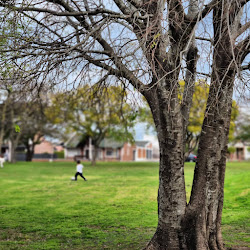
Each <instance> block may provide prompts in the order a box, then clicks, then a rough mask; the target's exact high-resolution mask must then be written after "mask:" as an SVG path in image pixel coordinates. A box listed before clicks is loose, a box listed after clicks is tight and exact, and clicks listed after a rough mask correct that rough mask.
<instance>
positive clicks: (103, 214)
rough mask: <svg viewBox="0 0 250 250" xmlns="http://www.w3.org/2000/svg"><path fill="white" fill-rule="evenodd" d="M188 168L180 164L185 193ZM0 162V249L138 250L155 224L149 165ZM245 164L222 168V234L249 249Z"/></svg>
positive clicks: (153, 173)
mask: <svg viewBox="0 0 250 250" xmlns="http://www.w3.org/2000/svg"><path fill="white" fill-rule="evenodd" d="M193 166H194V164H193V163H188V164H186V167H185V174H186V185H187V188H188V193H189V192H190V189H191V184H192V183H191V182H192V172H193ZM74 172H75V164H74V163H66V162H53V163H49V162H43V163H26V162H25V163H24V162H19V163H17V164H5V167H4V168H3V169H0V249H32V250H33V249H142V248H143V247H144V246H145V245H146V243H147V242H148V240H149V239H150V238H151V237H152V235H153V233H154V231H155V227H156V225H157V188H158V164H157V163H114V162H113V163H98V165H97V166H95V167H92V166H90V165H89V164H88V163H86V167H85V168H84V175H85V177H86V178H87V179H88V181H86V182H85V181H83V180H82V179H80V177H78V178H79V180H78V181H77V182H73V181H70V179H71V177H72V176H73V174H74ZM249 183H250V163H249V162H241V163H228V166H227V172H226V183H225V202H224V211H223V236H224V240H225V243H226V245H227V246H228V247H230V246H234V247H235V246H245V247H247V246H248V247H250V242H249V190H250V188H249Z"/></svg>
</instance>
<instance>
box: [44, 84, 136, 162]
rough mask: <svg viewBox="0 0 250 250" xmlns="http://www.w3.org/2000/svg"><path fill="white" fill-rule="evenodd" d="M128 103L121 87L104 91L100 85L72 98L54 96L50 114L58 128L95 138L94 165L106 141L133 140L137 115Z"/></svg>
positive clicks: (76, 93) (61, 95)
mask: <svg viewBox="0 0 250 250" xmlns="http://www.w3.org/2000/svg"><path fill="white" fill-rule="evenodd" d="M124 99H126V92H125V91H124V90H123V89H122V88H120V87H117V86H109V87H107V88H101V89H100V88H99V86H97V85H96V86H92V87H90V86H87V85H86V86H84V87H82V88H78V89H77V90H75V91H73V92H72V91H71V92H70V93H68V94H66V93H58V94H56V95H54V96H53V97H52V100H51V105H50V106H49V107H48V108H47V110H46V114H47V117H49V118H50V120H51V121H53V122H54V123H55V124H60V123H64V124H65V125H66V126H67V127H68V128H69V129H70V130H71V131H75V132H78V133H79V132H80V133H81V134H82V135H83V137H85V138H89V137H90V138H91V140H92V143H93V145H94V154H93V159H92V164H93V165H94V164H95V161H96V156H97V149H98V147H99V145H100V143H101V141H102V140H103V139H104V138H105V137H111V138H113V139H115V140H119V141H132V140H133V134H132V128H133V126H134V123H135V118H136V115H135V113H134V111H133V109H132V108H131V106H130V105H129V104H128V103H126V102H124ZM65 121H66V122H65Z"/></svg>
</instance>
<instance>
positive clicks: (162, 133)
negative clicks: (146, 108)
mask: <svg viewBox="0 0 250 250" xmlns="http://www.w3.org/2000/svg"><path fill="white" fill-rule="evenodd" d="M229 73H230V72H229ZM229 73H228V74H229ZM234 75H235V72H232V71H231V74H230V75H228V76H226V77H224V80H221V81H219V80H218V79H217V80H216V81H215V82H214V83H213V84H212V86H211V90H210V95H209V99H208V104H207V113H206V116H205V119H204V124H203V129H202V135H201V139H200V144H199V150H198V162H197V164H196V167H195V175H194V183H193V189H192V194H191V199H190V203H189V204H187V203H186V193H185V181H184V152H183V136H184V132H183V130H182V116H181V112H180V110H179V109H178V107H179V105H178V104H177V103H175V101H176V100H175V99H174V100H173V101H172V102H170V103H169V102H168V101H167V100H169V99H168V97H169V96H168V95H167V93H165V97H166V98H165V99H164V98H163V95H162V93H163V90H160V89H159V87H158V90H157V91H155V93H154V98H150V100H154V103H152V102H151V103H150V102H149V104H150V107H151V110H152V113H153V115H154V120H155V124H156V128H157V133H158V139H159V145H160V173H159V176H160V180H159V191H158V217H159V218H158V226H157V230H156V233H155V235H154V236H153V238H152V240H151V241H150V243H149V244H148V246H147V247H146V249H159V250H164V249H169V250H171V249H190V250H200V249H210V250H217V249H224V247H223V242H222V236H221V216H222V207H223V197H224V193H223V188H224V176H225V166H226V152H227V142H228V140H227V138H228V133H229V126H230V114H231V105H232V90H233V79H234ZM222 86H224V87H222ZM219 87H222V88H223V91H222V93H221V94H220V95H219V96H218V95H217V94H218V91H217V90H218V88H219ZM151 94H152V92H151ZM155 100H157V102H156V103H155ZM166 107H167V108H168V109H167V108H166ZM168 110H171V112H168Z"/></svg>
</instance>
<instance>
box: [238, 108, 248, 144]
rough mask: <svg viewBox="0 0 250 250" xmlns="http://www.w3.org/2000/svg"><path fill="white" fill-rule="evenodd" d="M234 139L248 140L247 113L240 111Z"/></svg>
mask: <svg viewBox="0 0 250 250" xmlns="http://www.w3.org/2000/svg"><path fill="white" fill-rule="evenodd" d="M236 127H237V130H236V139H238V140H242V141H250V117H249V113H246V112H241V114H240V117H239V119H238V120H237V124H236Z"/></svg>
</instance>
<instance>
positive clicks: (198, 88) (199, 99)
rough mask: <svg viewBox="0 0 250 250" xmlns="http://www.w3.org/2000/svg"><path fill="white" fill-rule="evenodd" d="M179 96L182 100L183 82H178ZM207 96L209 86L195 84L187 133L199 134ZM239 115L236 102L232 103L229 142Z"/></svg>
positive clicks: (204, 83) (201, 82) (200, 83)
mask: <svg viewBox="0 0 250 250" xmlns="http://www.w3.org/2000/svg"><path fill="white" fill-rule="evenodd" d="M179 84H180V94H179V98H180V100H181V99H182V94H183V92H184V86H185V82H184V81H180V82H179ZM208 94H209V85H208V84H207V83H206V82H204V81H199V82H196V83H195V91H194V95H193V102H192V106H191V110H190V115H189V126H188V131H189V132H191V133H194V134H199V133H200V132H201V127H202V123H203V119H204V115H205V110H206V103H207V97H208ZM238 114H239V109H238V106H237V104H236V101H233V105H232V113H231V122H230V131H229V140H232V139H233V133H234V130H235V120H236V118H237V116H238Z"/></svg>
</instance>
